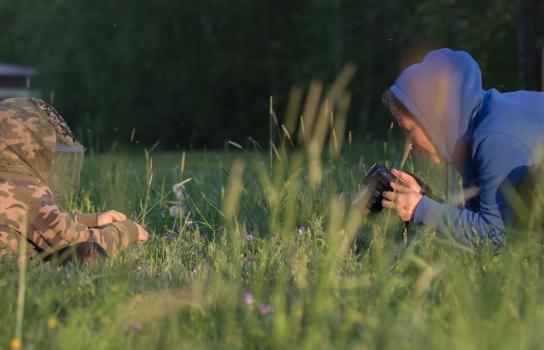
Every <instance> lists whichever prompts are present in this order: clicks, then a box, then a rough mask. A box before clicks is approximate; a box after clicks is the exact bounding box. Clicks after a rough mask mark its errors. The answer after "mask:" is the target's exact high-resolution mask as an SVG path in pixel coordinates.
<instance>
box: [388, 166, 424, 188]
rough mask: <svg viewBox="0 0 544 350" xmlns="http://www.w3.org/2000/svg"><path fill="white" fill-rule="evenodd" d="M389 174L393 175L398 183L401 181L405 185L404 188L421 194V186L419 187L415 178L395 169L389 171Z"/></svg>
mask: <svg viewBox="0 0 544 350" xmlns="http://www.w3.org/2000/svg"><path fill="white" fill-rule="evenodd" d="M391 172H392V173H393V175H395V176H396V177H398V178H399V179H400V181H402V182H403V184H404V185H406V187H408V188H409V189H411V190H412V191H415V192H417V193H421V186H419V184H418V183H417V180H416V179H415V177H413V176H412V175H410V174H407V173H405V172H403V171H400V170H397V169H391Z"/></svg>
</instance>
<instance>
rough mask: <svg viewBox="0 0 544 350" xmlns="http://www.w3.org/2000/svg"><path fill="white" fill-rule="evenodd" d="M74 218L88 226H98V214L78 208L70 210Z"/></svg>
mask: <svg viewBox="0 0 544 350" xmlns="http://www.w3.org/2000/svg"><path fill="white" fill-rule="evenodd" d="M70 214H71V216H72V219H74V221H75V222H76V223H78V224H82V225H85V226H87V227H98V214H97V213H92V214H83V213H81V212H79V211H77V210H74V211H71V212H70Z"/></svg>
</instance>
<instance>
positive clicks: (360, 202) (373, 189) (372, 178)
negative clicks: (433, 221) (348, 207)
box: [352, 164, 441, 216]
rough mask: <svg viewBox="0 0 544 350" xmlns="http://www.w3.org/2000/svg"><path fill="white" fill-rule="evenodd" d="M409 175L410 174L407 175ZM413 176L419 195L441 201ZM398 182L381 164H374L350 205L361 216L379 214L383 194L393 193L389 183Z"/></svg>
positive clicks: (381, 207)
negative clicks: (356, 209)
mask: <svg viewBox="0 0 544 350" xmlns="http://www.w3.org/2000/svg"><path fill="white" fill-rule="evenodd" d="M408 174H410V173H408ZM410 175H411V176H413V177H414V178H415V179H416V181H417V183H418V184H419V186H420V187H421V194H422V195H424V196H427V197H429V198H432V199H434V200H437V201H441V200H440V199H439V198H437V197H436V196H434V195H433V192H432V190H431V188H430V187H429V186H428V185H427V184H425V183H424V182H423V181H421V179H419V178H418V177H417V176H415V175H413V174H410ZM396 181H400V180H399V178H398V177H396V176H395V175H393V173H392V172H391V171H390V170H389V168H387V167H386V166H385V165H382V164H374V165H372V167H371V168H370V170H369V171H368V173H367V174H366V176H365V178H364V180H363V185H364V187H363V190H362V191H361V192H360V193H359V195H358V196H357V197H356V198H355V200H354V201H353V203H352V205H353V206H354V207H356V208H358V209H359V211H360V212H361V214H363V215H365V216H366V215H369V214H372V213H379V212H380V211H381V210H382V209H383V206H382V200H383V192H385V191H390V192H393V188H392V187H391V185H390V183H391V182H396Z"/></svg>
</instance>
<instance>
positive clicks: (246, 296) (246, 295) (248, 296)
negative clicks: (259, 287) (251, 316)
mask: <svg viewBox="0 0 544 350" xmlns="http://www.w3.org/2000/svg"><path fill="white" fill-rule="evenodd" d="M244 304H246V306H247V307H248V308H250V309H251V308H252V307H253V305H254V304H255V298H253V295H251V293H250V292H245V293H244Z"/></svg>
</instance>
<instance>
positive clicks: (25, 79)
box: [0, 63, 40, 100]
mask: <svg viewBox="0 0 544 350" xmlns="http://www.w3.org/2000/svg"><path fill="white" fill-rule="evenodd" d="M35 73H36V70H35V69H34V68H30V67H23V66H18V65H14V64H3V63H0V100H2V99H5V98H9V97H22V96H36V97H39V96H40V91H39V90H34V89H32V88H31V87H32V85H31V82H32V77H33V76H34V74H35Z"/></svg>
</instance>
